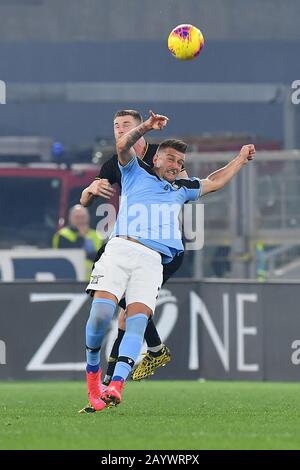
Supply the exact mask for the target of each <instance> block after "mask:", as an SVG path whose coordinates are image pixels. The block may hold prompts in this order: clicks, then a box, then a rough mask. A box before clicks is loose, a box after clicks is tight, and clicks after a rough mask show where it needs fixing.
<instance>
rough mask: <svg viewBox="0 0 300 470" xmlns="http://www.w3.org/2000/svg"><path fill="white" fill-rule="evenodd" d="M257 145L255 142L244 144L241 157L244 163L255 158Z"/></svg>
mask: <svg viewBox="0 0 300 470" xmlns="http://www.w3.org/2000/svg"><path fill="white" fill-rule="evenodd" d="M255 152H256V150H255V147H254V145H253V144H248V145H243V147H242V148H241V150H240V154H239V157H240V158H241V159H242V161H243V163H244V164H245V163H248V161H249V160H253V158H254V155H255Z"/></svg>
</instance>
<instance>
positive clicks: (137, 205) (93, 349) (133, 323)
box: [86, 112, 255, 411]
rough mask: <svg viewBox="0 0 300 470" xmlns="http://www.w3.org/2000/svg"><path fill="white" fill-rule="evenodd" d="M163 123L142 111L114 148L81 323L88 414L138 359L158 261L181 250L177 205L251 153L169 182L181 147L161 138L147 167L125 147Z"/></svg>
mask: <svg viewBox="0 0 300 470" xmlns="http://www.w3.org/2000/svg"><path fill="white" fill-rule="evenodd" d="M167 123H168V118H167V117H166V116H162V115H158V114H154V113H152V112H150V117H149V118H148V119H147V120H146V121H145V122H143V123H141V124H140V125H139V126H137V127H136V128H135V129H132V130H131V131H130V132H128V133H127V134H125V135H124V136H122V137H121V138H120V139H119V140H118V141H117V144H116V147H117V153H118V161H119V167H120V171H121V174H122V198H121V205H120V209H119V214H118V218H117V221H116V224H115V227H114V230H113V233H112V235H111V238H110V240H109V242H108V243H107V245H106V248H105V252H104V254H103V255H102V257H101V258H100V260H99V261H97V262H96V264H95V267H94V270H93V272H92V275H91V280H90V283H89V285H88V286H87V290H94V291H95V294H94V300H93V302H92V307H91V311H90V316H89V319H88V321H87V325H86V347H87V368H86V376H87V387H88V397H89V401H90V404H91V405H92V406H93V408H94V409H95V410H96V411H100V410H102V409H104V408H105V407H106V406H111V405H117V404H119V403H120V401H121V394H122V390H123V386H124V382H125V381H126V379H127V377H128V375H129V374H130V372H131V370H132V368H133V366H134V363H135V361H136V359H137V358H138V356H139V353H140V350H141V347H142V342H143V337H144V332H145V328H146V325H147V322H148V318H149V317H150V316H152V315H153V312H154V309H155V303H156V298H157V295H158V291H159V289H160V286H161V283H162V267H163V264H164V263H168V262H170V261H172V259H173V258H174V257H175V256H177V255H178V254H179V253H181V252H182V251H183V245H182V241H181V233H180V230H179V221H178V216H179V213H180V211H181V209H182V207H183V205H184V204H185V203H186V202H188V201H195V200H197V199H198V198H199V197H200V196H201V195H203V194H207V193H209V192H212V191H217V190H218V189H221V188H222V187H224V186H225V185H226V184H227V183H228V182H229V181H230V180H231V178H232V177H233V176H234V175H235V174H236V173H238V171H239V170H240V169H241V168H242V166H243V165H245V164H246V163H248V161H249V160H252V158H253V156H254V154H255V148H254V146H253V145H252V144H249V145H245V146H243V147H242V149H241V151H240V153H239V155H238V156H237V157H236V158H234V159H233V160H232V161H231V162H229V163H228V165H226V166H225V167H224V168H221V169H219V170H217V171H215V172H214V173H212V174H211V175H209V176H208V177H207V178H206V179H202V180H200V179H198V178H189V179H187V180H186V179H184V180H181V179H176V178H177V177H178V175H179V173H180V171H181V170H182V168H183V165H184V161H185V153H186V149H187V145H186V144H185V143H184V142H182V141H180V140H175V139H171V140H165V141H163V142H162V143H161V144H160V145H159V147H158V149H157V153H156V155H155V157H154V158H153V163H154V167H153V168H152V169H151V168H150V167H149V166H148V165H147V164H145V163H144V162H142V161H141V160H138V159H137V158H136V156H135V154H134V150H133V149H132V147H133V145H134V144H135V142H137V140H138V139H139V138H141V136H143V135H144V134H145V133H146V132H148V131H150V130H152V129H157V130H158V129H162V128H163V127H165V126H166V125H167ZM124 293H125V298H126V304H127V319H126V332H125V334H124V337H123V339H122V342H121V344H120V347H119V357H118V362H117V364H116V368H115V371H114V376H113V378H112V381H111V382H110V384H109V386H108V387H107V389H106V391H105V392H104V393H102V392H101V381H100V379H101V370H100V348H101V344H102V341H103V338H104V335H105V333H106V331H107V329H108V326H109V323H110V321H111V319H112V317H113V315H114V311H115V309H116V307H117V305H118V302H119V301H120V299H121V298H122V296H123V295H124Z"/></svg>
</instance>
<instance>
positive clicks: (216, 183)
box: [201, 144, 255, 196]
mask: <svg viewBox="0 0 300 470" xmlns="http://www.w3.org/2000/svg"><path fill="white" fill-rule="evenodd" d="M254 155H255V147H254V145H253V144H248V145H244V146H243V147H242V148H241V150H240V153H239V154H238V156H237V157H235V158H234V159H233V160H231V162H229V163H228V164H227V165H226V166H224V167H223V168H220V169H219V170H216V171H214V172H213V173H211V174H210V175H209V176H208V177H207V178H205V179H203V180H201V182H202V191H201V195H202V196H203V195H204V194H207V193H211V192H213V191H218V190H219V189H221V188H223V187H224V186H225V185H226V184H227V183H229V181H230V180H231V179H232V178H233V177H234V176H235V175H236V174H237V173H238V172H239V171H240V169H241V168H242V167H243V166H244V165H246V164H247V163H248V162H249V161H250V160H253V158H254Z"/></svg>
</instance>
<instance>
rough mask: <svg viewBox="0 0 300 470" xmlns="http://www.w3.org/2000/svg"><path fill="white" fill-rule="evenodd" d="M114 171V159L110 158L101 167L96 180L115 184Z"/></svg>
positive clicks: (115, 175) (115, 176)
mask: <svg viewBox="0 0 300 470" xmlns="http://www.w3.org/2000/svg"><path fill="white" fill-rule="evenodd" d="M116 170H117V168H116V165H115V157H112V158H110V159H109V160H107V162H105V163H104V164H103V165H102V167H101V169H100V172H99V175H98V178H101V179H107V180H108V181H109V183H110V184H114V183H117V174H116Z"/></svg>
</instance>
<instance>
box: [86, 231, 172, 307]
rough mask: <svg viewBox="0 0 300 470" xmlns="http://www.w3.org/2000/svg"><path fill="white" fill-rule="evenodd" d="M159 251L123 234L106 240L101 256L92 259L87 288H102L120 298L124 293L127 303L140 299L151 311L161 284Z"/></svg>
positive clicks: (161, 269) (161, 268)
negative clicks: (92, 263)
mask: <svg viewBox="0 0 300 470" xmlns="http://www.w3.org/2000/svg"><path fill="white" fill-rule="evenodd" d="M162 271H163V267H162V262H161V255H160V254H159V253H157V252H156V251H154V250H151V249H150V248H148V247H146V246H145V245H142V244H141V243H135V242H132V241H130V240H126V239H124V238H120V237H116V238H112V239H111V240H109V242H108V243H107V245H106V247H105V251H104V253H103V255H102V256H101V258H100V259H99V260H98V261H97V262H96V263H95V267H94V269H93V272H92V274H91V279H90V283H89V285H88V286H87V288H86V290H87V291H89V290H96V291H97V290H104V291H107V292H110V293H111V294H113V295H115V296H116V297H117V299H118V301H120V299H121V298H122V297H123V295H124V293H125V299H126V305H130V304H132V303H134V302H141V303H143V304H145V305H147V307H149V308H151V310H152V312H154V309H155V304H156V298H157V295H158V291H159V289H160V287H161V284H162Z"/></svg>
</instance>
